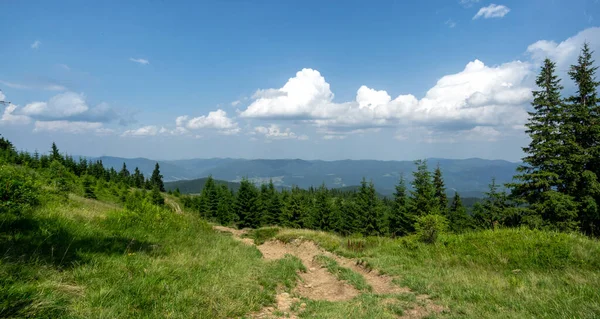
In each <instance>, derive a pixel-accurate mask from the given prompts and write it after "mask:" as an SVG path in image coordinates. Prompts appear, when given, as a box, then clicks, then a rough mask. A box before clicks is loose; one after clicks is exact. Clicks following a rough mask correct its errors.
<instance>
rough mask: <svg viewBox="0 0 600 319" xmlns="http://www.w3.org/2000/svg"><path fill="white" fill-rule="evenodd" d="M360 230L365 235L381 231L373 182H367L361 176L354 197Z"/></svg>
mask: <svg viewBox="0 0 600 319" xmlns="http://www.w3.org/2000/svg"><path fill="white" fill-rule="evenodd" d="M356 203H357V206H358V211H359V216H360V219H361V221H360V222H361V224H362V226H363V227H362V232H363V233H364V234H365V235H379V234H380V233H381V230H382V229H381V224H382V218H381V217H382V216H381V207H380V203H379V198H377V193H376V191H375V185H373V182H370V183H368V184H367V181H366V180H365V178H364V177H363V180H362V182H361V187H360V190H359V192H358V196H357V198H356Z"/></svg>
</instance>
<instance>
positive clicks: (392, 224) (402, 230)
mask: <svg viewBox="0 0 600 319" xmlns="http://www.w3.org/2000/svg"><path fill="white" fill-rule="evenodd" d="M414 223H415V217H414V216H413V215H412V214H410V213H409V211H408V198H407V195H406V182H405V181H404V176H400V181H399V182H398V185H396V191H395V192H394V202H393V204H392V209H391V212H390V215H389V217H388V227H389V233H390V235H392V236H404V235H408V234H410V233H412V232H413V231H414V230H415V228H414Z"/></svg>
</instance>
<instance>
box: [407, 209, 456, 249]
mask: <svg viewBox="0 0 600 319" xmlns="http://www.w3.org/2000/svg"><path fill="white" fill-rule="evenodd" d="M415 229H416V231H417V237H418V238H419V240H421V241H422V242H424V243H428V244H433V243H435V242H436V241H437V238H438V235H439V234H441V233H444V232H445V231H446V229H448V220H446V218H445V217H444V216H441V215H437V214H430V215H425V216H421V217H418V218H417V222H416V224H415Z"/></svg>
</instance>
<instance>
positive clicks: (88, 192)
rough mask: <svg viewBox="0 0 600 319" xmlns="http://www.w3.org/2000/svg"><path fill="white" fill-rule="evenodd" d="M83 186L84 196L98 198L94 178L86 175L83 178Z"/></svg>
mask: <svg viewBox="0 0 600 319" xmlns="http://www.w3.org/2000/svg"><path fill="white" fill-rule="evenodd" d="M81 185H82V186H83V197H85V198H91V199H96V191H95V190H94V180H93V179H92V177H91V176H89V175H85V176H84V177H83V179H82V180H81Z"/></svg>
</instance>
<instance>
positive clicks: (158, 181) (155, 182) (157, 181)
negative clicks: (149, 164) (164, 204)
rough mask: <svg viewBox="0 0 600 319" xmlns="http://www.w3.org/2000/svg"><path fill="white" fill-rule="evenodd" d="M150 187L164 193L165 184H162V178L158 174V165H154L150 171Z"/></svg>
mask: <svg viewBox="0 0 600 319" xmlns="http://www.w3.org/2000/svg"><path fill="white" fill-rule="evenodd" d="M150 185H151V188H152V187H153V186H156V187H158V189H159V190H160V191H161V192H164V191H165V184H164V183H163V176H162V175H161V174H160V166H159V165H158V163H156V165H154V171H152V176H151V177H150Z"/></svg>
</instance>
